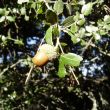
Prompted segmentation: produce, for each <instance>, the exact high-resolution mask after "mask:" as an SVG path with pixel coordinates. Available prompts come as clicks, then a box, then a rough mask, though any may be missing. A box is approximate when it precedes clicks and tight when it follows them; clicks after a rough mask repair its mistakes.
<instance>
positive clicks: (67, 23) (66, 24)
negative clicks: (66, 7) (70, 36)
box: [62, 16, 74, 27]
mask: <svg viewBox="0 0 110 110" xmlns="http://www.w3.org/2000/svg"><path fill="white" fill-rule="evenodd" d="M73 23H74V17H73V16H69V17H67V18H66V19H65V20H64V21H63V22H62V26H64V27H69V26H71V25H72V24H73Z"/></svg>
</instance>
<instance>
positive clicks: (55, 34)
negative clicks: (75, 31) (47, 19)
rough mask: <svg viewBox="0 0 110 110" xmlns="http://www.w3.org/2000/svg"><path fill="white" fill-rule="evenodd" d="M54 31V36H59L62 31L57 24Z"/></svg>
mask: <svg viewBox="0 0 110 110" xmlns="http://www.w3.org/2000/svg"><path fill="white" fill-rule="evenodd" d="M52 33H53V36H54V37H57V36H59V33H60V32H59V28H58V26H56V25H55V26H54V27H53V29H52Z"/></svg>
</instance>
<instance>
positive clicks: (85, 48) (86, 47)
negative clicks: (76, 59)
mask: <svg viewBox="0 0 110 110" xmlns="http://www.w3.org/2000/svg"><path fill="white" fill-rule="evenodd" d="M92 39H93V37H91V39H90V40H89V41H88V43H87V45H86V46H85V47H84V49H83V51H82V53H81V56H82V55H83V54H84V53H85V51H86V50H87V49H88V47H89V45H90V44H91V42H92Z"/></svg>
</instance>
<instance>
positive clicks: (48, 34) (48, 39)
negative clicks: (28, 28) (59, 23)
mask: <svg viewBox="0 0 110 110" xmlns="http://www.w3.org/2000/svg"><path fill="white" fill-rule="evenodd" d="M44 38H45V40H46V42H47V44H50V45H53V42H52V26H50V27H49V28H48V30H47V31H46V34H45V36H44Z"/></svg>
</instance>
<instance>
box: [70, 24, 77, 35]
mask: <svg viewBox="0 0 110 110" xmlns="http://www.w3.org/2000/svg"><path fill="white" fill-rule="evenodd" d="M70 30H71V32H72V33H73V34H74V33H75V32H77V31H78V26H77V25H76V24H75V23H74V24H72V25H71V28H70Z"/></svg>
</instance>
